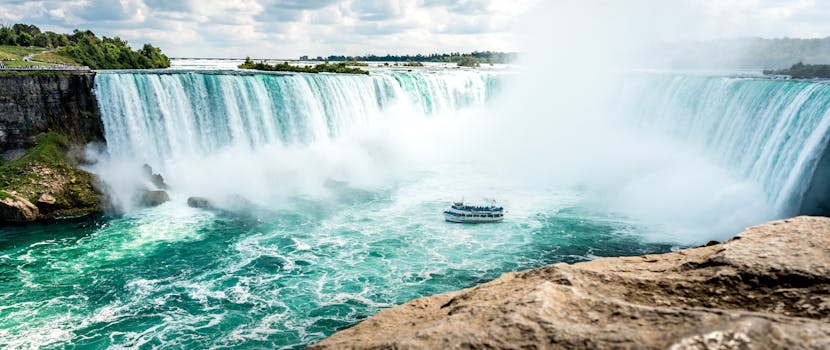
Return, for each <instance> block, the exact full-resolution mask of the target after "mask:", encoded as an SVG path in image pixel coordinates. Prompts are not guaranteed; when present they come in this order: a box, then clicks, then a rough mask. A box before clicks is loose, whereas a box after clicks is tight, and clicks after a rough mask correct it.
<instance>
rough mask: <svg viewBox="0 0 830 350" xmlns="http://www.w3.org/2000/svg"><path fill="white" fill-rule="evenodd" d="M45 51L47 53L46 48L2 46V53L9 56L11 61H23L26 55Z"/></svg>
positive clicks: (0, 47) (0, 50)
mask: <svg viewBox="0 0 830 350" xmlns="http://www.w3.org/2000/svg"><path fill="white" fill-rule="evenodd" d="M0 30H2V29H0ZM43 51H46V48H43V47H23V46H12V45H0V52H2V53H4V54H5V55H8V57H10V59H14V60H22V59H23V57H25V56H26V55H29V54H33V53H39V52H43Z"/></svg>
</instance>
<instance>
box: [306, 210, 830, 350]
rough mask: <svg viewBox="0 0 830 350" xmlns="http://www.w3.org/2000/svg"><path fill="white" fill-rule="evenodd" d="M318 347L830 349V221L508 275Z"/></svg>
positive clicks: (413, 304) (426, 301) (419, 303)
mask: <svg viewBox="0 0 830 350" xmlns="http://www.w3.org/2000/svg"><path fill="white" fill-rule="evenodd" d="M310 348H311V349H344V348H346V349H440V348H453V349H501V348H505V349H517V348H528V349H530V348H533V349H560V348H565V349H597V348H599V349H604V348H632V349H633V348H636V349H676V350H681V349H830V219H828V218H816V217H798V218H794V219H790V220H784V221H776V222H771V223H768V224H764V225H760V226H756V227H753V228H750V229H747V230H746V231H744V232H743V233H741V234H740V235H738V236H736V237H735V238H733V239H731V240H729V241H726V242H724V243H722V244H714V245H711V246H705V247H700V248H696V249H689V250H684V251H680V252H675V253H669V254H662V255H647V256H641V257H624V258H606V259H598V260H594V261H591V262H585V263H579V264H574V265H566V264H556V265H551V266H546V267H543V268H539V269H533V270H527V271H522V272H517V273H508V274H505V275H503V276H502V277H499V278H498V279H496V280H494V281H491V282H489V283H485V284H482V285H479V286H476V287H473V288H469V289H465V290H461V291H458V292H453V293H447V294H440V295H435V296H431V297H426V298H420V299H415V300H412V301H410V302H408V303H406V304H403V305H400V306H397V307H393V308H391V309H387V310H384V311H381V312H380V313H378V314H377V315H375V316H374V317H372V318H370V319H368V320H366V321H364V322H362V323H360V324H358V325H356V326H355V327H353V328H350V329H347V330H344V331H341V332H339V333H337V334H335V335H333V336H332V337H330V338H328V339H326V340H324V341H322V342H320V343H319V344H316V345H313V346H311V347H310Z"/></svg>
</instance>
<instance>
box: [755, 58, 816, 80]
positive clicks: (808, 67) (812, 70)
mask: <svg viewBox="0 0 830 350" xmlns="http://www.w3.org/2000/svg"><path fill="white" fill-rule="evenodd" d="M764 74H767V75H789V76H791V77H793V78H795V79H830V64H804V63H802V62H798V63H796V64H794V65H793V66H792V67H790V68H789V69H779V70H765V71H764Z"/></svg>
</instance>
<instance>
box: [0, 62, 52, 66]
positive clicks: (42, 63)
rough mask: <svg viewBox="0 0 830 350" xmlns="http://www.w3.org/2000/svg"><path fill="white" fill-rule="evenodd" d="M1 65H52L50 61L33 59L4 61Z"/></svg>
mask: <svg viewBox="0 0 830 350" xmlns="http://www.w3.org/2000/svg"><path fill="white" fill-rule="evenodd" d="M3 65H5V66H6V67H37V66H53V65H54V64H52V63H47V62H35V61H4V62H3Z"/></svg>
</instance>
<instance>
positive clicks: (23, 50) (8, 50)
mask: <svg viewBox="0 0 830 350" xmlns="http://www.w3.org/2000/svg"><path fill="white" fill-rule="evenodd" d="M46 50H47V49H46V48H45V47H37V46H9V45H0V53H2V54H4V56H9V57H10V58H9V59H14V60H22V59H23V57H24V56H26V55H29V54H32V53H38V52H43V51H46Z"/></svg>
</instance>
